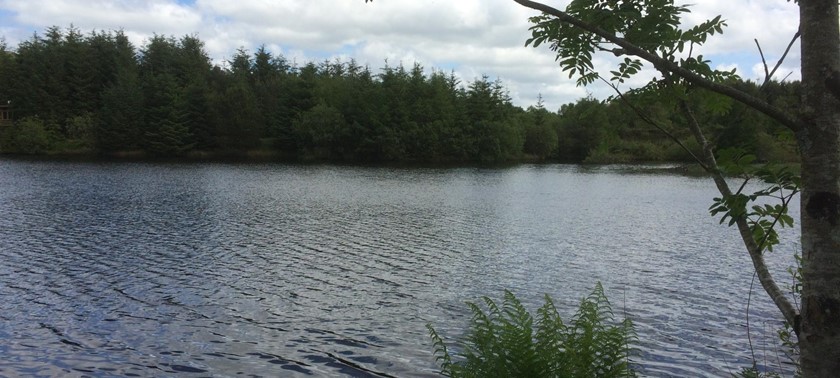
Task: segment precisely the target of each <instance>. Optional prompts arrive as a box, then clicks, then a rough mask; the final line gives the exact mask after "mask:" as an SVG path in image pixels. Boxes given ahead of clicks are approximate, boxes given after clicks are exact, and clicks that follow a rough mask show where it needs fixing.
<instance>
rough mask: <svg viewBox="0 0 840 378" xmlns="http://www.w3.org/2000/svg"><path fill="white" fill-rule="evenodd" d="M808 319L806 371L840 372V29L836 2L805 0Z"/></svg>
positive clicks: (804, 326)
mask: <svg viewBox="0 0 840 378" xmlns="http://www.w3.org/2000/svg"><path fill="white" fill-rule="evenodd" d="M799 9H800V25H801V32H802V85H803V99H802V105H803V108H802V110H803V119H802V120H803V122H804V123H805V127H804V128H802V129H801V130H799V131H798V132H797V138H798V142H799V148H800V151H801V154H802V194H801V204H802V206H801V211H802V215H801V227H802V257H803V266H802V269H803V273H802V275H803V290H802V317H801V324H800V325H801V328H800V337H799V343H800V348H801V353H802V355H801V365H802V372H803V374H804V375H805V376H806V377H833V376H837V374H840V27H838V3H837V0H800V1H799Z"/></svg>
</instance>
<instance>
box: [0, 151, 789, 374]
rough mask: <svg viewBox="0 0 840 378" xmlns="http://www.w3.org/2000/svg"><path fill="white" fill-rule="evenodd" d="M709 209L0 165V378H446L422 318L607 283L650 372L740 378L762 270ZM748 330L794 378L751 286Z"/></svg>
mask: <svg viewBox="0 0 840 378" xmlns="http://www.w3.org/2000/svg"><path fill="white" fill-rule="evenodd" d="M715 195H716V192H715V189H714V186H713V183H712V182H711V180H710V179H706V178H692V177H684V176H679V175H672V174H666V173H651V172H649V171H636V172H634V168H633V167H621V166H604V167H581V166H574V165H524V166H517V167H512V168H495V169H490V168H446V169H443V168H440V169H437V168H381V167H380V168H374V167H344V166H295V165H280V164H223V163H202V164H197V163H196V164H176V163H135V162H120V163H96V162H45V161H28V160H16V159H0V319H2V322H0V356H2V360H3V361H2V363H0V376H83V375H88V376H174V375H178V376H208V375H211V376H238V375H243V376H362V377H364V376H398V377H419V376H435V375H436V374H437V370H436V365H435V361H434V357H433V356H432V347H431V342H430V341H429V338H428V336H427V331H426V329H425V324H426V323H432V324H433V325H434V326H435V327H436V328H437V330H438V332H440V333H442V334H443V335H445V336H447V337H451V338H457V337H459V336H461V335H462V334H463V332H464V330H465V327H466V325H467V323H468V321H469V317H470V313H469V311H468V309H467V307H466V306H465V305H464V302H465V301H474V300H477V299H479V298H480V297H481V296H482V295H487V296H490V297H491V298H495V299H499V298H501V297H502V295H503V290H504V289H505V288H507V289H510V290H511V291H513V292H514V293H516V294H517V296H518V297H519V298H520V299H521V300H522V301H523V302H524V303H525V304H526V305H527V306H528V307H529V308H531V309H535V308H537V307H538V306H539V305H540V304H541V303H542V302H541V301H542V296H543V294H544V293H548V294H550V295H551V296H552V297H553V298H554V300H555V302H556V304H557V306H558V308H559V310H560V311H561V313H562V314H563V316H564V320H568V319H570V318H571V316H572V315H573V314H574V311H575V309H576V307H577V304H578V303H579V301H580V299H581V298H583V297H584V296H586V295H587V294H588V293H589V292H590V291H591V289H592V288H593V287H594V285H595V283H596V282H597V281H601V282H602V283H603V285H604V288H605V290H606V293H607V296H608V297H609V298H610V300H611V302H612V304H613V307H614V309H615V311H616V313H617V314H627V315H628V316H629V317H630V318H631V319H633V321H634V322H635V324H636V327H637V332H638V334H639V345H638V347H639V349H640V353H639V354H638V355H636V356H635V357H634V358H633V362H634V364H635V365H636V366H637V368H638V369H639V372H640V374H641V375H645V376H669V375H676V376H697V377H699V376H723V375H728V374H730V373H734V372H737V371H738V370H739V369H740V368H741V367H744V366H748V365H749V364H750V361H751V357H750V356H751V354H750V349H749V344H748V341H747V321H746V308H747V301H748V294H749V286H750V283H751V279H752V269H751V264H750V262H749V259H748V257H747V255H746V253H745V252H744V250H743V247H741V245H740V243H739V241H738V238H737V234H736V231H735V230H734V229H729V228H727V227H726V226H725V225H719V224H718V220H717V219H715V218H712V217H711V216H709V214H708V210H707V209H708V207H709V206H710V205H711V202H712V198H713V197H714V196H715ZM792 212H793V214H794V215H797V218H798V213H799V210H798V204H795V205H794V208H793V209H792ZM797 235H798V231H794V230H789V231H788V232H785V233H783V236H784V237H785V238H786V239H785V240H787V244H783V245H781V246H779V247H777V249H776V252H773V253H772V254H770V256H769V257H768V258H769V260H770V263H771V264H772V266H773V269H774V272H776V276H777V279H778V280H779V281H780V283H782V284H788V283H789V282H790V279H789V275H788V274H787V273H786V272H785V268H786V267H787V266H789V265H791V264H792V263H793V259H792V257H791V255H792V252H793V251H795V250H796V246H797V244H796V243H795V241H796V240H797ZM749 319H750V328H751V333H752V341H753V345H754V349H755V353H756V357H757V358H758V359H759V362H760V363H761V364H762V365H763V364H767V365H770V366H774V367H776V368H777V369H778V368H779V366H781V368H782V369H787V370H786V371H788V372H789V371H790V366H789V365H786V364H784V362H785V361H786V360H785V357H784V356H780V352H778V351H777V348H776V347H775V345H776V344H777V343H778V341H777V339H776V336H775V331H776V329H777V328H778V327H779V326H780V325H781V317H780V315H778V311H776V310H775V307H774V306H773V305H772V303H771V302H770V301H769V299H767V296H766V294H764V292H763V291H762V290H761V288H760V286H759V285H758V283H757V282H756V286H755V289H754V294H753V296H752V300H751V305H750V318H749Z"/></svg>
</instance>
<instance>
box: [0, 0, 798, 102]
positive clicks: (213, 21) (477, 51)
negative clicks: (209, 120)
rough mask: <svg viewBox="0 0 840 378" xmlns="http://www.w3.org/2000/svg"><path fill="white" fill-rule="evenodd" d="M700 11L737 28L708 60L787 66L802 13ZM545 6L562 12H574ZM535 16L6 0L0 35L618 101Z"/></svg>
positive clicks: (751, 5) (436, 9) (470, 8)
mask: <svg viewBox="0 0 840 378" xmlns="http://www.w3.org/2000/svg"><path fill="white" fill-rule="evenodd" d="M689 2H690V1H689ZM694 2H695V3H696V5H693V6H692V14H691V15H689V17H687V18H686V20H685V21H686V22H687V23H697V22H701V21H702V20H705V19H707V18H711V17H714V16H715V15H718V14H720V15H722V16H723V18H724V19H726V20H727V23H728V24H729V27H728V28H727V29H726V30H725V31H724V35H723V37H722V38H721V37H718V38H714V39H713V40H711V41H710V42H709V43H708V44H707V46H705V47H704V50H703V51H702V52H703V54H704V56H705V57H707V58H710V59H711V60H712V62H713V63H714V64H715V65H717V66H718V67H720V68H737V70H738V73H739V74H740V75H741V76H742V77H745V78H753V79H755V78H759V77H763V68H762V66H761V59H760V57H759V55H758V51H757V49H756V47H755V42H754V41H753V39H754V38H757V39H758V40H759V42H760V43H761V46H762V48H763V50H764V52H765V54H766V55H767V57H768V59H774V58H778V56H779V55H780V54H781V53H782V52H783V51H784V48H785V46H786V45H787V43H788V42H789V41H790V38H791V36H792V35H793V33H794V32H795V30H796V28H797V26H798V17H797V9H796V7H795V6H793V5H792V4H791V3H789V2H788V1H786V0H697V1H694ZM546 3H548V4H550V5H553V6H555V7H559V8H562V7H564V6H565V4H567V3H568V1H555V0H548V1H546ZM678 3H679V2H678ZM535 14H536V13H535V12H534V11H531V10H529V9H527V8H524V7H522V6H520V5H518V4H516V3H514V2H513V1H511V0H376V1H375V2H374V3H372V4H371V3H369V4H367V5H366V4H365V3H364V1H363V0H234V1H231V0H0V36H4V37H5V39H6V41H7V43H8V44H9V45H10V46H12V47H14V46H15V45H17V43H18V42H19V41H21V40H25V39H28V38H30V37H31V36H32V34H33V33H34V32H39V33H40V32H43V31H44V29H45V28H47V27H49V26H52V25H56V26H60V27H67V26H69V25H70V24H73V25H75V26H76V27H77V28H79V29H81V30H82V31H83V32H89V31H91V30H94V29H96V30H116V29H122V30H124V31H125V32H126V34H127V35H128V36H129V37H130V38H131V39H132V41H133V42H134V43H135V44H136V45H137V46H142V44H143V42H144V40H145V39H147V38H148V37H149V36H150V35H152V34H153V33H157V34H163V35H172V36H176V37H180V36H183V35H186V34H194V35H197V36H198V37H199V38H200V39H201V40H202V41H204V42H205V44H206V49H207V52H208V53H209V54H210V56H211V57H212V58H213V59H214V61H215V62H217V63H221V62H223V61H224V60H225V59H229V58H230V56H231V55H232V54H233V53H234V52H235V51H236V49H237V48H239V47H244V48H246V49H248V50H249V51H251V52H253V51H254V50H255V49H256V48H257V47H258V46H260V45H262V44H264V45H265V46H266V47H267V48H268V49H269V50H270V51H271V52H273V53H280V54H283V55H284V56H286V57H287V58H289V59H290V60H294V61H296V62H298V63H302V62H308V61H313V60H314V61H323V60H324V59H331V60H332V59H336V58H341V59H348V58H350V57H353V58H356V60H357V61H359V62H360V63H362V64H369V65H370V67H371V68H372V69H375V70H376V69H379V68H381V67H383V66H384V62H385V60H386V59H387V60H388V62H389V63H390V64H391V65H394V64H398V63H399V62H402V63H403V64H405V65H406V66H411V65H412V64H414V62H419V63H421V64H422V65H423V66H424V67H426V68H427V69H432V68H435V69H442V70H445V71H447V72H448V71H450V70H455V72H456V73H457V75H458V76H460V77H461V78H462V79H463V80H464V81H471V80H473V79H475V78H476V77H480V76H481V75H488V76H490V77H491V78H493V79H495V78H500V79H501V80H502V82H503V83H504V84H505V85H506V87H507V88H508V89H509V91H510V95H511V97H512V98H513V100H514V102H515V103H516V104H517V105H520V106H523V107H527V106H528V105H532V104H534V103H535V102H536V98H537V96H538V95H539V94H542V96H543V98H544V101H545V103H546V106H547V107H548V108H549V109H551V110H556V109H557V108H558V107H559V106H560V105H561V104H564V103H568V102H573V101H575V100H576V99H578V98H581V97H584V96H586V95H588V94H592V95H594V96H596V97H599V98H603V97H606V96H608V95H609V94H611V93H610V91H609V90H608V89H607V88H605V87H603V86H602V85H595V86H592V87H588V88H580V87H576V86H575V83H574V81H573V80H570V79H568V78H567V77H566V76H565V75H563V74H561V73H560V70H559V69H558V68H557V65H556V63H555V62H554V56H553V55H552V53H551V52H550V51H548V50H547V49H546V48H544V47H543V48H540V49H533V48H525V47H523V45H524V41H525V40H526V39H527V38H528V37H529V32H528V26H529V25H528V22H527V19H528V17H529V16H532V15H535ZM608 63H609V62H608V61H602V60H598V61H596V65H598V66H606V65H608ZM798 65H799V52H798V45H797V46H796V47H795V48H794V50H793V51H792V54H791V55H790V57H789V58H788V60H787V61H786V64H785V65H784V66H783V68H782V69H781V70H780V73H781V75H780V76H782V77H783V76H785V75H787V74H789V73H791V72H793V75H791V76H790V78H791V79H798V78H799V77H798ZM650 77H652V74H648V75H647V77H642V78H641V79H644V80H647V79H649V78H650Z"/></svg>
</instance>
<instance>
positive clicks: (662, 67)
mask: <svg viewBox="0 0 840 378" xmlns="http://www.w3.org/2000/svg"><path fill="white" fill-rule="evenodd" d="M513 1H515V2H516V3H518V4H520V5H522V6H525V7H528V8H531V9H534V10H538V11H540V12H543V13H545V14H549V15H551V16H554V17H556V18H557V19H559V20H560V21H561V22H565V23H568V24H571V25H574V26H576V27H578V28H581V29H583V30H586V31H588V32H590V33H593V34H595V35H597V36H599V37H601V38H604V39H605V40H607V41H609V42H611V43H613V44H615V45H617V46H619V47H621V48H622V49H624V50H625V51H626V53H627V54H628V55H634V56H637V57H639V58H641V59H644V60H646V61H648V62H649V63H651V64H653V66H654V67H655V68H656V69H657V70H659V71H667V72H672V73H673V74H675V75H677V76H679V77H681V78H683V79H685V80H686V81H688V82H690V83H692V84H694V85H697V86H699V87H702V88H706V89H708V90H710V91H712V92H716V93H720V94H722V95H725V96H728V97H730V98H732V99H734V100H736V101H738V102H741V103H743V104H745V105H747V106H749V107H751V108H753V109H755V110H758V111H759V112H761V113H764V114H766V115H767V116H769V117H770V118H773V119H775V120H776V121H778V122H779V123H781V124H782V125H785V126H786V127H788V128H789V129H791V130H793V131H799V130H801V129H802V128H803V127H804V126H803V124H802V123H800V121H799V120H797V119H796V118H794V117H791V116H790V115H789V114H787V113H785V112H783V111H781V110H779V109H777V108H775V107H773V106H771V105H770V104H768V103H767V102H765V101H763V100H761V99H759V98H757V97H754V96H751V95H749V94H747V93H745V92H742V91H740V90H737V89H735V88H732V87H730V86H727V85H722V84H719V83H715V82H713V81H711V80H709V79H706V78H704V77H702V76H700V75H698V74H696V73H694V72H692V71H691V70H688V69H685V68H682V67H680V66H679V65H677V64H676V63H674V62H671V61H670V60H668V59H664V58H662V57H660V56H658V55H656V54H654V53H651V52H649V51H647V50H645V49H643V48H641V47H639V46H636V45H635V44H633V43H630V42H628V41H627V40H625V39H623V38H621V37H618V36H616V35H614V34H611V33H609V32H607V31H606V30H604V29H601V28H600V27H598V26H595V25H592V24H589V23H586V22H584V21H582V20H579V19H577V18H575V17H572V16H571V15H569V14H568V13H566V12H563V11H561V10H559V9H557V8H554V7H551V6H548V5H545V4H542V3H538V2H535V1H530V0H513Z"/></svg>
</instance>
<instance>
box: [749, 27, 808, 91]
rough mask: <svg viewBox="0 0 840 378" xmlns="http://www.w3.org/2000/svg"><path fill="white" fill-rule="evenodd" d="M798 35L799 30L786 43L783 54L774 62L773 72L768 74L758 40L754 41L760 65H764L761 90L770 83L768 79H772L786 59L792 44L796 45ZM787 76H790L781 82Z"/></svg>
mask: <svg viewBox="0 0 840 378" xmlns="http://www.w3.org/2000/svg"><path fill="white" fill-rule="evenodd" d="M800 34H801V33H800V32H799V30H796V33H794V34H793V38H791V39H790V43H788V45H787V48H785V52H784V53H783V54H782V57H781V58H779V61H778V62H776V65H775V66H774V67H773V70H772V71H769V72H768V71H767V61H766V60H764V52H762V51H761V45H759V44H758V39H756V40H755V45H756V46H758V53H759V54H761V63H763V64H764V75H765V76H764V83H763V84H761V88H764V87H766V86H767V84H768V83H769V82H770V79H772V78H773V76H775V75H776V71H778V70H779V67H781V66H782V62H784V61H785V58H787V55H788V54H789V53H790V49H791V48H792V47H793V44H794V43H796V40H797V39H799V36H800ZM788 76H790V74H788V75H787V76H785V77H784V78H783V79H782V81H784V80H785V79H787V77H788Z"/></svg>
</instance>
